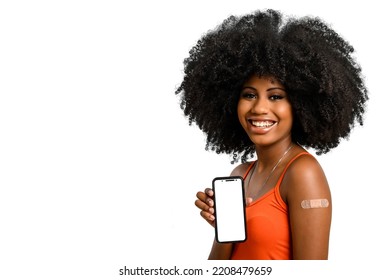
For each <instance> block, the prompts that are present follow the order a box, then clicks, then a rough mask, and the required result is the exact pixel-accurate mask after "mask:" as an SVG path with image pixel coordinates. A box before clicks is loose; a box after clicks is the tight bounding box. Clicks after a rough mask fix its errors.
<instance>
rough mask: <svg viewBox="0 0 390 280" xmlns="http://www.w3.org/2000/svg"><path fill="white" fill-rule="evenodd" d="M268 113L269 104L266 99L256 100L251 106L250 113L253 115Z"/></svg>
mask: <svg viewBox="0 0 390 280" xmlns="http://www.w3.org/2000/svg"><path fill="white" fill-rule="evenodd" d="M268 111H269V103H268V100H267V99H266V98H260V97H259V98H258V99H257V100H256V102H255V103H254V104H253V107H252V110H251V112H252V113H254V114H259V115H263V114H267V113H268Z"/></svg>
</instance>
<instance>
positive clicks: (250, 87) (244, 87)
mask: <svg viewBox="0 0 390 280" xmlns="http://www.w3.org/2000/svg"><path fill="white" fill-rule="evenodd" d="M246 88H249V89H253V90H254V91H257V89H256V88H254V87H252V86H243V87H242V89H246ZM275 89H279V90H283V91H284V92H286V89H284V88H281V87H272V88H269V89H267V91H271V90H275Z"/></svg>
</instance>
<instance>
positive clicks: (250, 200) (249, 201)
mask: <svg viewBox="0 0 390 280" xmlns="http://www.w3.org/2000/svg"><path fill="white" fill-rule="evenodd" d="M245 202H246V206H248V205H249V204H251V203H252V202H253V198H251V197H247V198H246V199H245Z"/></svg>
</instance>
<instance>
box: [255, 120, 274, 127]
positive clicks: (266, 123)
mask: <svg viewBox="0 0 390 280" xmlns="http://www.w3.org/2000/svg"><path fill="white" fill-rule="evenodd" d="M252 124H253V125H254V126H256V127H261V128H267V127H271V126H273V125H274V124H275V122H270V121H252Z"/></svg>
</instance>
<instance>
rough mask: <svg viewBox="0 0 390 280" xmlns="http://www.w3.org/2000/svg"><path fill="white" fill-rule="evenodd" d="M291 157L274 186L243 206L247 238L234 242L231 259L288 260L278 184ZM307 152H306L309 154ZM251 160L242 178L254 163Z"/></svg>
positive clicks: (287, 238) (286, 226)
mask: <svg viewBox="0 0 390 280" xmlns="http://www.w3.org/2000/svg"><path fill="white" fill-rule="evenodd" d="M305 154H309V153H307V152H303V153H300V154H298V155H296V156H295V157H294V158H292V159H291V160H290V161H289V162H288V163H287V165H286V167H285V168H284V170H283V172H282V174H281V175H280V178H279V179H278V181H277V183H276V185H275V187H274V188H273V189H271V190H270V191H268V192H267V193H266V194H264V195H263V196H262V197H260V198H259V199H257V200H255V201H254V202H253V203H251V204H250V205H249V206H247V207H246V225H247V240H246V241H245V242H242V243H236V244H235V245H234V248H233V252H232V256H231V259H232V260H289V259H292V250H291V233H290V223H289V215H288V207H287V205H286V203H285V202H284V201H283V199H282V197H281V196H280V184H281V183H282V180H283V177H284V174H285V173H286V171H287V168H288V167H289V166H290V164H291V163H292V162H293V161H294V160H295V159H297V158H298V157H300V156H301V155H305ZM309 155H310V154H309ZM254 163H255V162H253V163H252V164H251V165H250V166H249V168H248V170H247V171H246V173H245V175H244V180H245V178H246V177H247V175H248V173H249V171H250V170H251V169H252V168H253V166H254Z"/></svg>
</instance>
